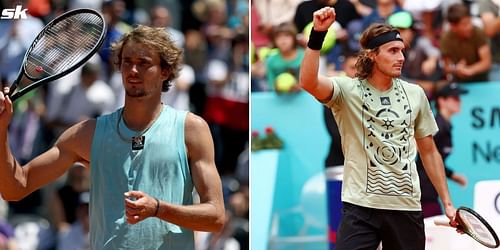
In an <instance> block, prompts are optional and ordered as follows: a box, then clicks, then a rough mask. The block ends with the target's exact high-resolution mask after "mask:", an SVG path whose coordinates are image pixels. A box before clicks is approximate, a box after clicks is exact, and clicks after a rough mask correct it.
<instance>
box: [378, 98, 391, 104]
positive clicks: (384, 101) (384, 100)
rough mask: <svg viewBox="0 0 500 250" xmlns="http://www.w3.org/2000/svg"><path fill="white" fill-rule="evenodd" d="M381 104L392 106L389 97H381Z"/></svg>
mask: <svg viewBox="0 0 500 250" xmlns="http://www.w3.org/2000/svg"><path fill="white" fill-rule="evenodd" d="M380 103H381V104H382V105H391V99H389V97H380Z"/></svg>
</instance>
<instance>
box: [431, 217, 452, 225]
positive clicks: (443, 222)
mask: <svg viewBox="0 0 500 250" xmlns="http://www.w3.org/2000/svg"><path fill="white" fill-rule="evenodd" d="M434 225H436V226H445V227H451V225H450V221H449V220H447V219H435V220H434Z"/></svg>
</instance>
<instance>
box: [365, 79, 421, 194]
mask: <svg viewBox="0 0 500 250" xmlns="http://www.w3.org/2000/svg"><path fill="white" fill-rule="evenodd" d="M358 84H359V85H358V87H359V89H360V91H361V95H362V100H363V104H362V112H361V114H362V122H363V135H364V138H363V147H365V149H366V150H365V152H366V157H367V183H366V192H367V193H372V194H377V195H391V196H411V195H412V194H413V189H414V186H413V185H412V178H411V169H410V164H411V161H412V159H409V151H410V148H409V147H410V141H409V138H411V137H412V134H413V128H412V118H411V117H412V108H411V105H410V102H409V100H408V96H407V94H406V93H405V90H404V89H403V87H402V86H401V84H400V83H399V81H397V80H395V81H394V82H393V86H392V89H391V90H389V91H386V92H384V93H380V92H378V91H376V90H374V89H373V88H372V87H371V86H368V84H364V83H362V82H361V81H360V82H358Z"/></svg>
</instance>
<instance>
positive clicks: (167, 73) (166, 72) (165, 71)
mask: <svg viewBox="0 0 500 250" xmlns="http://www.w3.org/2000/svg"><path fill="white" fill-rule="evenodd" d="M161 76H162V78H163V80H164V81H165V80H167V79H168V77H169V76H170V71H169V70H168V69H162V70H161Z"/></svg>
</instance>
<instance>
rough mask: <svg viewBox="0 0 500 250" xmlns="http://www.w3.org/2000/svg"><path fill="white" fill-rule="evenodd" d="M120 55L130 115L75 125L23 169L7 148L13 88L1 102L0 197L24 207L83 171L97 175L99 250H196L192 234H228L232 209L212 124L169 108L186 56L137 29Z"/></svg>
mask: <svg viewBox="0 0 500 250" xmlns="http://www.w3.org/2000/svg"><path fill="white" fill-rule="evenodd" d="M113 52H114V53H115V56H116V58H115V59H116V63H117V66H119V68H120V71H121V73H122V80H123V85H124V88H125V91H126V96H125V105H124V107H123V108H120V109H119V110H117V111H116V112H114V113H112V114H109V115H105V116H101V117H98V118H97V119H89V120H85V121H83V122H80V123H78V124H76V125H74V126H73V127H71V128H69V129H68V130H66V131H65V132H64V133H63V134H62V135H61V137H60V138H59V139H58V140H57V141H56V143H55V144H54V146H53V147H52V148H50V149H49V150H48V151H47V152H45V153H43V154H41V155H39V156H38V157H36V158H35V159H33V160H32V161H30V162H28V163H27V164H26V165H24V166H21V165H20V164H19V163H18V162H17V161H16V159H15V158H14V157H13V155H12V154H11V151H10V149H9V146H8V145H9V142H8V138H7V130H8V127H9V123H10V121H11V118H12V114H13V109H12V101H11V99H10V98H9V96H7V94H8V93H9V88H5V89H4V90H3V93H0V110H2V112H1V113H0V193H1V195H2V197H3V198H4V199H6V200H10V201H16V200H20V199H22V198H23V197H25V196H26V195H28V194H29V193H31V192H33V191H35V190H36V189H38V188H41V187H42V186H44V185H46V184H48V183H50V182H52V181H54V180H56V179H57V178H58V177H59V176H61V175H62V174H63V173H64V172H65V171H66V170H67V169H68V168H69V167H70V166H71V165H72V164H73V163H74V162H81V163H83V164H85V165H86V166H87V167H89V168H90V173H91V197H90V241H91V245H90V248H91V249H171V250H173V249H175V250H179V249H181V250H182V249H190V250H193V249H194V236H193V230H199V231H213V232H216V231H220V230H221V228H222V227H223V224H224V205H223V200H222V190H221V181H220V177H219V175H218V173H217V169H216V167H215V163H214V146H213V142H212V137H211V134H210V131H209V129H208V126H207V124H206V122H205V121H204V120H203V119H202V118H200V117H198V116H196V115H194V114H192V113H188V112H184V111H177V110H174V109H173V108H171V107H169V106H166V105H163V104H162V103H161V99H160V96H161V93H162V91H167V90H168V88H169V87H170V85H171V81H172V80H174V79H175V78H176V77H177V75H178V72H179V69H180V66H181V64H180V62H181V57H182V53H181V50H180V49H179V48H177V47H175V45H174V43H173V41H172V40H171V39H170V38H169V36H168V34H167V33H166V31H165V29H162V28H150V27H146V26H139V27H137V28H135V29H134V30H132V31H131V32H129V33H127V34H126V35H125V36H124V37H123V38H122V39H121V40H120V41H119V42H118V43H117V44H115V45H114V47H113ZM42 70H45V69H42ZM193 188H196V190H197V192H198V193H199V196H200V203H199V204H193V200H192V195H193V194H192V192H193Z"/></svg>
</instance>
